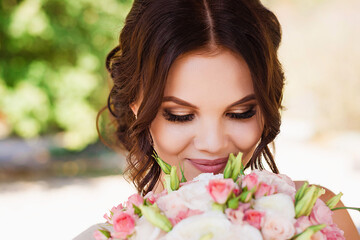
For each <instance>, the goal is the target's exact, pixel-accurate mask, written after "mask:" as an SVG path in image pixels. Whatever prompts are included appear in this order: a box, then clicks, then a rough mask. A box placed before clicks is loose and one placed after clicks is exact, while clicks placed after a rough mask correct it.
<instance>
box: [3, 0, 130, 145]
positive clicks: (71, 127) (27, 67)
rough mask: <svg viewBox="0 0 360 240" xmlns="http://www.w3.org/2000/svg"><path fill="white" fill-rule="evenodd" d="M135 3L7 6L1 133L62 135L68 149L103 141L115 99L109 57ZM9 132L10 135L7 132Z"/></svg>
mask: <svg viewBox="0 0 360 240" xmlns="http://www.w3.org/2000/svg"><path fill="white" fill-rule="evenodd" d="M131 5H132V0H101V1H93V0H75V1H73V0H23V1H19V0H2V1H1V3H0V125H1V126H3V127H2V128H1V126H0V132H1V131H2V134H1V133H0V135H2V137H4V136H9V135H16V136H20V137H22V138H32V137H36V136H39V135H45V134H59V133H60V134H59V135H60V136H61V139H62V140H63V145H64V146H65V147H66V148H68V149H73V150H76V149H77V150H79V149H82V148H84V147H86V146H87V145H88V144H90V143H92V142H95V141H96V140H97V133H96V128H95V118H96V114H97V112H98V110H99V109H100V108H101V107H102V106H104V105H105V103H106V95H107V93H108V91H109V86H108V84H107V79H108V77H107V73H106V70H105V66H104V65H105V57H106V55H107V53H108V52H109V51H110V50H111V49H112V48H113V47H115V46H116V44H117V41H118V35H119V32H120V30H121V28H122V26H123V23H124V19H125V17H126V14H127V13H128V11H129V10H130V8H131ZM4 126H6V127H4Z"/></svg>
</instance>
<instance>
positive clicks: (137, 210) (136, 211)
mask: <svg viewBox="0 0 360 240" xmlns="http://www.w3.org/2000/svg"><path fill="white" fill-rule="evenodd" d="M133 208H134V213H135V214H136V215H138V216H139V217H141V216H142V213H141V210H140V208H138V207H137V206H136V205H135V204H133Z"/></svg>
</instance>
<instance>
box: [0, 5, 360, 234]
mask: <svg viewBox="0 0 360 240" xmlns="http://www.w3.org/2000/svg"><path fill="white" fill-rule="evenodd" d="M263 3H264V5H266V6H267V7H269V9H271V10H272V11H274V12H275V14H276V15H277V16H278V19H279V21H280V23H281V24H282V30H283V40H282V44H281V46H280V50H279V51H280V52H279V56H280V60H281V62H282V64H283V68H284V71H285V75H286V79H287V80H286V86H285V95H284V105H285V107H286V109H285V110H284V112H283V124H282V127H281V133H280V135H279V137H278V138H277V140H276V161H277V163H278V167H279V169H280V171H281V172H282V173H285V174H287V175H289V176H290V177H291V178H293V179H297V180H309V181H310V182H311V183H314V184H320V185H323V186H326V187H327V188H329V189H331V190H332V191H333V192H335V193H338V192H339V191H342V192H343V193H344V196H343V198H342V200H343V202H344V203H345V205H347V206H357V207H359V206H360V191H359V186H358V185H359V183H360V152H359V147H360V94H359V91H360V45H359V44H358V43H359V42H360V15H359V11H360V2H359V1H358V0H345V1H341V0H316V1H313V0H271V1H270V0H267V1H265V0H264V1H263ZM131 4H132V1H130V0H102V1H93V0H78V1H72V0H61V1H60V0H2V1H1V2H0V229H1V230H2V231H1V238H2V239H24V238H27V239H49V238H51V239H72V238H73V237H75V236H76V235H77V234H79V233H80V232H81V231H83V230H85V229H86V228H87V227H89V226H90V225H92V224H95V223H98V222H103V221H104V219H103V218H102V216H103V215H104V213H106V212H107V211H108V210H109V209H110V208H111V207H112V206H113V205H117V204H118V203H120V202H122V201H124V200H125V199H126V198H127V196H129V195H130V194H131V193H133V192H134V191H135V190H134V189H133V188H132V187H131V186H130V184H128V183H127V182H126V181H125V180H124V179H123V176H122V171H123V170H124V166H125V163H124V157H123V156H122V155H120V154H119V153H116V152H115V151H113V150H110V149H109V148H107V147H105V146H104V145H103V144H102V143H101V142H100V141H99V139H98V136H97V132H96V128H95V119H96V114H97V112H98V111H99V110H100V108H101V107H103V106H105V104H106V100H107V93H108V91H109V87H110V81H109V77H108V75H107V73H106V71H105V66H104V62H105V57H106V54H107V53H108V52H109V51H110V50H111V49H112V48H113V47H114V46H116V44H117V41H118V35H119V32H120V30H121V28H122V26H123V22H124V18H125V16H126V14H127V13H128V11H129V9H130V7H131ZM105 120H106V114H103V117H102V118H101V119H100V125H101V126H102V127H104V126H105V125H104V124H105V123H106V121H105ZM350 213H351V216H352V218H353V220H354V222H355V223H356V225H357V227H358V228H359V227H360V213H358V212H350Z"/></svg>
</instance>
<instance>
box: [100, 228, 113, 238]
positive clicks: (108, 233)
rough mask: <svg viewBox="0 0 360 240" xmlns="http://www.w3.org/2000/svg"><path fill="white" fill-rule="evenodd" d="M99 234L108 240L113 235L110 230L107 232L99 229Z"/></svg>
mask: <svg viewBox="0 0 360 240" xmlns="http://www.w3.org/2000/svg"><path fill="white" fill-rule="evenodd" d="M98 230H99V232H101V233H102V234H103V235H104V236H105V237H107V238H110V237H111V234H110V232H109V231H108V230H105V229H98Z"/></svg>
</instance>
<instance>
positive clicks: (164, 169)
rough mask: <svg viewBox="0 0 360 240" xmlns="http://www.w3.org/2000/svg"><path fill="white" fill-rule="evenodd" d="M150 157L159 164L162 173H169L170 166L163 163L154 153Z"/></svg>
mask: <svg viewBox="0 0 360 240" xmlns="http://www.w3.org/2000/svg"><path fill="white" fill-rule="evenodd" d="M152 157H153V158H154V159H155V161H156V162H157V163H158V164H159V166H160V168H161V169H162V170H163V172H164V173H165V174H170V171H171V165H170V164H168V163H166V162H164V161H163V160H162V159H161V158H160V157H159V155H158V154H157V153H156V152H155V151H154V153H153V155H152Z"/></svg>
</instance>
